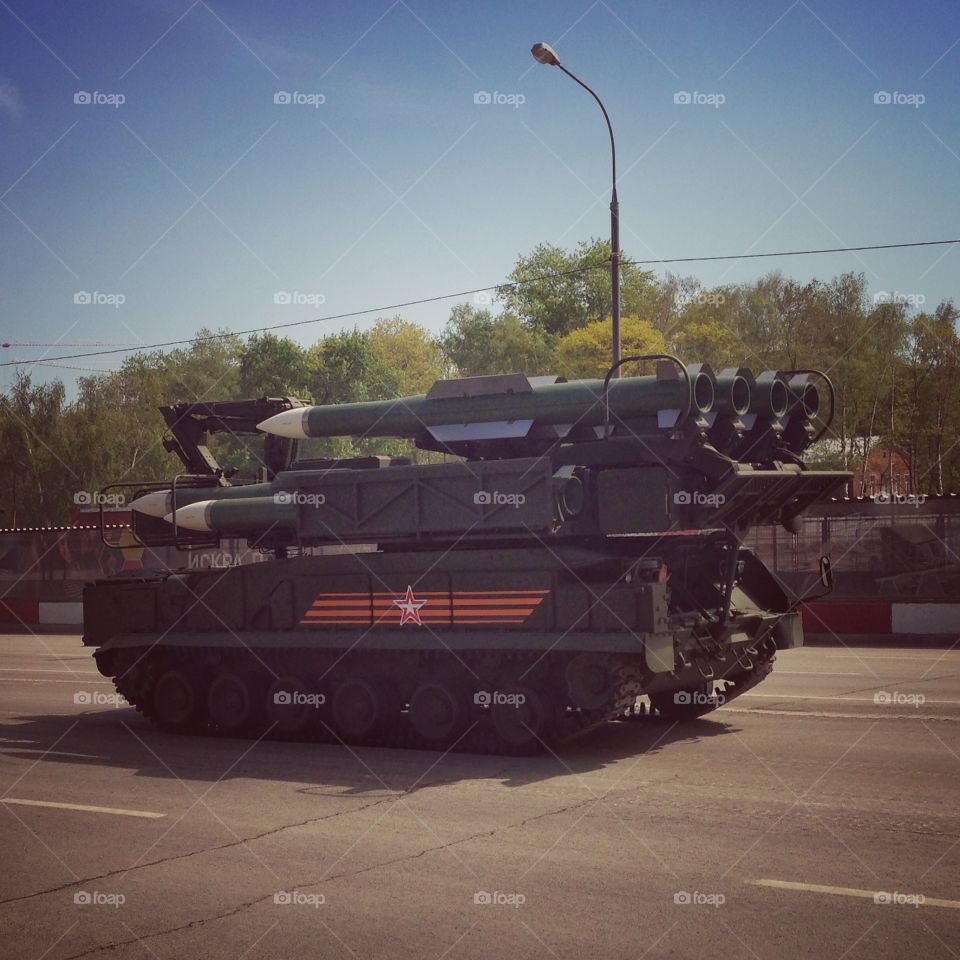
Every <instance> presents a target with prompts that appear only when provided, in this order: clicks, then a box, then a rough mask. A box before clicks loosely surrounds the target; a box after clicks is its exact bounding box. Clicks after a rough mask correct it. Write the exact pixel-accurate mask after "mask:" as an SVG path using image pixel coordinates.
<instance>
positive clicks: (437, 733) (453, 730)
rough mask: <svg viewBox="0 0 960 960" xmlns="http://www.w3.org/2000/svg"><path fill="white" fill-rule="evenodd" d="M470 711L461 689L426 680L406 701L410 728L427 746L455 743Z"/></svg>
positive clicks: (469, 698) (466, 695)
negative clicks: (407, 701)
mask: <svg viewBox="0 0 960 960" xmlns="http://www.w3.org/2000/svg"><path fill="white" fill-rule="evenodd" d="M472 707H473V698H472V697H471V696H470V694H469V692H468V691H467V689H466V687H465V686H462V685H461V684H458V683H455V682H454V683H444V682H442V681H440V680H426V681H424V682H423V683H421V684H420V685H419V686H418V687H417V688H416V690H414V691H413V695H412V696H411V697H410V724H411V726H412V727H413V729H414V730H416V732H417V733H418V734H419V735H420V736H421V737H422V738H423V739H424V740H426V741H428V742H429V743H432V744H435V745H437V746H439V745H441V744H451V743H455V742H456V741H457V740H458V739H459V738H460V737H461V736H462V735H463V732H464V731H465V730H466V729H467V727H468V726H469V725H470V714H471V712H472Z"/></svg>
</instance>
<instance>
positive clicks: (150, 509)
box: [130, 483, 273, 526]
mask: <svg viewBox="0 0 960 960" xmlns="http://www.w3.org/2000/svg"><path fill="white" fill-rule="evenodd" d="M272 492H273V490H272V487H271V486H270V484H269V483H248V484H238V485H236V486H231V487H177V522H178V523H179V519H180V510H181V509H182V508H183V507H185V506H187V505H188V504H191V503H198V502H199V501H201V500H233V499H239V498H241V497H263V496H267V495H268V494H270V493H272ZM130 508H131V509H132V510H136V511H137V513H144V514H146V515H147V516H150V517H166V515H167V514H168V513H172V512H173V491H172V490H155V491H153V492H152V493H145V494H144V495H143V496H142V497H137V499H136V500H133V501H131V503H130ZM181 526H182V524H181Z"/></svg>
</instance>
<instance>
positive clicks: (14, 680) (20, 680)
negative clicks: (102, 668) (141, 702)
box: [0, 674, 113, 687]
mask: <svg viewBox="0 0 960 960" xmlns="http://www.w3.org/2000/svg"><path fill="white" fill-rule="evenodd" d="M94 676H100V674H94ZM0 683H72V684H74V686H76V684H78V683H105V684H107V685H108V686H111V687H112V686H113V681H112V680H81V679H80V678H79V677H78V678H77V679H75V680H31V679H30V678H29V677H0Z"/></svg>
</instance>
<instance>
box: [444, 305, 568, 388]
mask: <svg viewBox="0 0 960 960" xmlns="http://www.w3.org/2000/svg"><path fill="white" fill-rule="evenodd" d="M551 339H552V338H550V337H547V336H545V335H544V334H543V333H542V332H541V331H540V330H538V329H532V328H530V327H528V326H525V325H524V324H523V323H521V322H520V320H518V319H517V318H516V317H515V316H513V315H512V314H510V313H503V314H501V315H500V316H499V317H494V316H493V315H492V314H491V312H490V311H489V310H487V309H485V308H477V307H474V306H472V305H471V304H468V303H459V304H457V305H456V306H455V307H454V308H453V309H452V310H451V311H450V320H449V322H448V323H447V326H446V328H445V330H444V332H443V334H442V335H441V337H440V348H441V351H442V353H443V356H444V357H445V358H446V361H447V363H448V365H449V366H450V368H451V370H452V371H454V372H455V373H456V375H459V376H461V377H476V376H481V375H483V374H494V373H529V374H538V373H549V372H550V365H551V362H552V359H553V350H552V346H551Z"/></svg>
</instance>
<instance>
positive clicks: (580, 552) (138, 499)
mask: <svg viewBox="0 0 960 960" xmlns="http://www.w3.org/2000/svg"><path fill="white" fill-rule="evenodd" d="M627 361H642V362H643V364H644V365H645V366H643V367H642V368H641V369H646V370H652V371H653V372H652V373H647V374H645V375H642V376H641V375H638V376H627V377H622V378H621V377H619V376H617V374H618V373H619V370H618V369H617V368H611V370H610V371H609V372H608V374H607V377H606V378H605V379H603V380H574V381H570V382H567V381H565V380H564V379H563V378H559V377H527V376H524V375H522V374H510V375H503V376H490V377H470V378H464V379H454V380H440V381H438V382H437V383H435V384H434V386H433V387H432V388H431V389H430V391H429V392H428V393H427V394H426V395H424V396H418V397H405V398H401V399H397V400H390V401H378V402H367V403H350V404H341V405H332V406H314V405H311V404H310V403H308V402H307V401H304V400H299V399H295V398H262V399H259V400H247V401H231V402H225V403H193V404H180V405H177V406H173V407H164V408H162V413H163V415H164V417H165V419H166V422H167V424H168V426H169V427H170V430H171V433H172V437H171V438H170V439H169V440H167V441H166V446H167V449H168V450H170V451H171V452H173V453H175V454H176V455H177V456H178V457H179V459H180V460H181V462H182V463H183V467H184V471H183V472H182V473H179V474H178V475H176V476H175V477H173V478H172V479H171V480H170V481H168V482H163V483H139V484H126V485H112V486H111V487H107V488H105V490H104V492H108V491H110V490H111V489H114V488H115V487H116V486H125V487H126V488H128V489H131V490H132V494H133V502H132V507H133V532H134V535H135V536H136V538H137V539H138V540H139V541H140V542H141V543H143V544H144V545H147V546H154V545H173V546H176V547H178V548H180V549H181V550H192V549H199V548H211V547H216V546H217V545H218V544H219V543H220V542H221V538H224V537H242V538H245V539H246V541H247V542H248V544H249V545H250V546H251V547H254V548H258V549H260V550H261V551H262V552H263V556H264V561H265V562H259V563H251V564H246V565H240V566H232V567H229V568H227V569H200V570H186V569H182V570H169V571H162V572H154V571H149V572H147V571H139V572H136V573H134V574H126V575H121V576H117V577H114V578H111V579H104V580H99V581H97V582H95V583H92V584H90V585H88V586H87V587H86V590H85V592H84V643H85V644H86V645H88V646H91V647H93V648H95V649H94V657H95V659H96V663H97V666H98V668H99V670H100V672H101V673H102V674H103V675H104V676H107V677H110V678H112V679H113V680H114V682H115V684H116V688H117V690H118V691H119V692H120V693H121V694H122V695H123V696H124V697H125V698H126V699H127V700H128V701H129V702H130V703H131V704H133V705H134V706H135V707H136V708H137V710H139V711H141V712H142V713H143V714H144V715H146V716H147V717H149V718H150V719H151V720H153V721H155V722H156V723H157V724H159V725H160V726H161V727H163V728H164V729H167V730H170V731H177V732H192V733H205V734H208V735H217V736H228V737H261V736H268V737H274V738H283V739H311V740H322V741H328V742H333V743H349V744H362V745H375V744H379V745H390V746H398V747H409V748H427V749H440V750H448V749H456V750H464V751H474V752H492V753H507V754H522V753H530V752H534V751H537V750H540V749H543V748H545V747H552V746H553V745H555V744H557V743H559V742H562V741H563V740H566V739H567V738H569V737H571V736H574V735H575V734H578V733H581V732H583V731H585V730H588V729H591V728H593V727H596V726H598V725H600V724H603V723H606V722H607V721H611V720H617V719H623V718H630V717H636V718H639V717H643V718H645V719H650V720H665V721H671V722H675V721H684V720H691V719H694V718H697V717H699V716H701V715H703V714H705V713H707V712H709V711H710V710H713V709H715V708H716V707H717V706H718V705H720V704H722V703H725V702H729V701H730V700H731V699H733V698H734V697H737V696H739V695H741V694H742V693H743V692H745V691H746V690H749V689H750V688H752V687H754V686H755V685H756V684H758V683H759V682H760V681H761V680H763V679H764V677H766V676H767V675H768V674H769V673H770V671H771V669H772V666H773V662H774V658H775V655H776V653H777V651H778V650H783V649H789V648H791V647H796V646H799V645H800V644H801V643H802V631H801V625H800V616H799V613H798V612H797V610H796V606H797V603H798V598H797V597H795V596H791V595H789V594H788V592H787V591H786V590H785V588H784V587H783V585H782V584H781V583H780V582H778V580H777V578H776V577H775V576H774V575H773V574H772V573H771V572H770V571H769V570H768V569H767V568H766V567H765V566H764V564H763V563H762V562H761V560H760V559H759V558H758V557H757V556H756V555H755V554H754V553H753V552H752V551H751V550H749V549H747V548H746V547H745V546H744V545H743V541H744V537H745V535H746V534H747V532H748V531H749V530H750V529H751V528H752V527H755V526H757V525H764V524H781V525H783V526H784V527H785V528H786V529H787V530H790V531H792V532H796V529H797V527H796V524H797V522H798V518H799V516H800V515H801V514H802V512H803V511H804V510H805V509H807V508H808V507H809V506H810V505H812V504H814V503H815V502H817V501H818V500H821V499H824V498H826V497H829V496H830V495H831V494H832V493H834V492H835V491H836V490H838V488H840V487H842V485H843V484H844V483H845V482H846V481H847V479H848V477H849V475H848V474H847V473H843V472H833V471H817V470H811V469H808V468H807V467H806V465H805V464H804V461H803V454H804V451H805V450H806V449H807V448H808V446H809V445H810V444H811V443H812V442H813V441H814V440H816V439H817V438H818V436H820V435H822V434H823V432H824V431H825V430H826V428H827V426H828V424H829V419H830V418H831V417H832V408H833V388H832V386H831V384H830V381H829V379H828V378H827V377H826V376H824V375H823V374H820V373H817V372H815V371H811V370H794V371H766V372H764V373H762V374H760V375H758V376H754V375H753V374H752V373H751V371H750V370H748V369H746V368H740V369H729V370H724V371H722V372H720V373H714V371H713V370H712V369H711V368H710V366H709V365H707V364H694V365H689V366H687V365H684V364H683V363H682V362H681V361H679V360H678V359H677V358H675V357H672V356H667V355H657V356H649V357H630V358H626V359H625V360H624V361H621V363H625V362H627ZM821 401H823V403H822V404H821ZM821 406H823V409H821ZM217 431H227V432H231V433H234V434H237V435H242V434H257V433H259V434H260V435H264V436H265V445H264V457H263V469H262V470H261V476H260V478H259V480H258V481H257V482H245V483H240V482H238V481H236V479H235V478H231V476H230V475H229V473H228V472H227V471H225V470H223V469H222V468H221V467H220V466H219V465H218V464H217V462H216V460H215V459H214V458H213V456H212V455H211V453H210V451H209V450H208V449H207V447H206V445H205V443H206V435H207V434H208V433H210V432H217ZM323 437H354V438H357V437H362V438H371V437H390V438H400V439H406V440H410V441H412V444H413V445H412V448H411V455H410V456H409V457H387V456H365V457H355V458H351V459H332V458H310V457H308V456H303V455H301V454H302V453H303V447H304V444H305V442H309V438H323ZM421 451H423V452H421ZM418 461H419V462H418ZM821 579H822V580H823V583H824V587H826V588H827V589H828V588H829V565H828V562H827V561H826V558H824V559H823V560H822V561H821Z"/></svg>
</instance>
